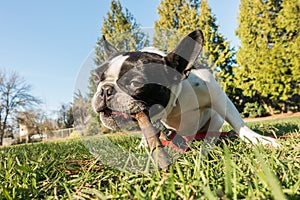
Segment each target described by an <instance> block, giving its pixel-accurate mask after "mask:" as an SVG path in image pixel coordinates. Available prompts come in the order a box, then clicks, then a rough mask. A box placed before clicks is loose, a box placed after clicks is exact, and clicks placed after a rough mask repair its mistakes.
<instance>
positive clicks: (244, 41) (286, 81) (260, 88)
mask: <svg viewBox="0 0 300 200" xmlns="http://www.w3.org/2000/svg"><path fill="white" fill-rule="evenodd" d="M286 4H288V3H286V1H282V0H272V1H271V0H270V1H263V0H241V6H240V14H239V27H238V29H237V35H238V36H239V38H240V40H241V47H240V49H239V50H238V53H237V62H238V64H239V66H240V67H241V69H240V70H237V72H236V76H237V77H238V79H236V83H237V87H238V88H240V89H242V90H243V94H244V95H245V96H247V97H249V98H252V100H253V101H259V103H261V104H265V105H267V106H268V108H269V112H271V113H272V112H273V109H272V106H273V107H274V106H277V107H278V105H279V104H278V103H279V102H284V101H286V100H287V99H289V98H290V97H292V95H293V93H294V89H293V87H295V85H297V84H295V81H294V80H293V70H292V68H293V67H292V66H293V65H292V63H291V60H292V58H289V57H290V56H289V55H288V51H289V49H293V48H292V47H289V46H292V43H293V42H294V41H292V42H291V41H289V39H288V35H290V34H289V33H288V31H287V29H286V28H287V27H288V26H290V25H291V24H295V22H292V20H290V21H289V22H288V23H290V24H288V23H287V21H288V20H283V19H282V18H283V17H284V16H283V15H284V14H283V13H284V10H285V9H284V7H286ZM285 14H288V15H291V16H292V15H294V14H295V13H287V12H285ZM296 16H297V18H299V11H298V13H297V14H296ZM296 16H294V17H296ZM286 17H287V16H286ZM286 17H284V18H286ZM281 20H283V21H281ZM296 21H297V20H296ZM281 23H283V24H281ZM297 30H298V32H297ZM291 32H293V34H295V33H299V26H298V27H297V28H296V27H294V29H293V31H291ZM293 40H294V39H293ZM291 51H292V50H291ZM295 54H297V53H296V52H295ZM298 58H299V57H298ZM298 58H297V59H298ZM298 66H299V65H298ZM298 68H299V67H298ZM298 83H299V82H298Z"/></svg>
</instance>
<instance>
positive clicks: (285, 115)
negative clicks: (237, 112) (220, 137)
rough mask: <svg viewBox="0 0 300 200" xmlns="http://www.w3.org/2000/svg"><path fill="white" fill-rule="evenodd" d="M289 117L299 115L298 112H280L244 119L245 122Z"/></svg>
mask: <svg viewBox="0 0 300 200" xmlns="http://www.w3.org/2000/svg"><path fill="white" fill-rule="evenodd" d="M290 117H300V112H297V113H282V114H277V115H272V116H268V117H259V118H244V121H245V122H259V121H264V120H272V119H281V118H290Z"/></svg>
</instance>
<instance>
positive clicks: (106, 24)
mask: <svg viewBox="0 0 300 200" xmlns="http://www.w3.org/2000/svg"><path fill="white" fill-rule="evenodd" d="M101 32H102V35H104V36H105V37H106V39H107V40H108V41H109V42H110V43H111V44H112V45H114V46H115V47H116V48H117V49H118V50H120V51H133V50H140V49H142V48H143V47H144V46H147V45H148V44H149V40H148V36H147V35H146V34H144V33H143V32H142V31H141V27H140V25H139V24H138V23H137V22H136V20H135V18H134V16H133V15H132V14H131V13H130V12H129V10H128V9H126V8H125V9H123V7H122V5H121V3H120V2H119V1H117V0H113V1H112V2H111V5H110V11H109V12H108V13H107V15H106V18H104V20H103V23H102V29H101ZM95 50H96V64H97V65H100V64H101V63H102V62H103V61H104V60H105V59H106V55H105V52H104V49H103V45H102V38H99V39H98V42H97V45H96V48H95Z"/></svg>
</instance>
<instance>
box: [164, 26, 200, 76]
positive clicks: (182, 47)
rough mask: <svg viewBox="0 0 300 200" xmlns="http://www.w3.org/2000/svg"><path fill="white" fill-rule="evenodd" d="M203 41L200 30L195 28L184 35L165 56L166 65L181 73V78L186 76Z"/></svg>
mask: <svg viewBox="0 0 300 200" xmlns="http://www.w3.org/2000/svg"><path fill="white" fill-rule="evenodd" d="M203 41H204V39H203V33H202V31H201V30H195V31H193V32H191V33H190V34H188V35H187V36H185V37H184V38H183V39H182V40H181V42H180V43H179V44H178V45H177V47H176V48H175V49H174V50H173V51H172V52H170V53H169V54H168V55H167V56H166V57H165V60H166V63H167V65H168V66H170V67H172V68H174V69H176V70H177V71H178V72H179V73H180V74H181V75H182V77H181V80H182V79H185V78H187V77H188V75H189V73H190V71H191V69H192V68H193V65H194V63H195V61H196V59H197V58H198V56H199V54H200V53H201V51H202V45H203Z"/></svg>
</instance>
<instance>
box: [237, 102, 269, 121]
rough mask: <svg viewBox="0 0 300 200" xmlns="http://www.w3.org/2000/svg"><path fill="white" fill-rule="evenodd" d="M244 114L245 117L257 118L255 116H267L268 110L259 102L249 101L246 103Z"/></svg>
mask: <svg viewBox="0 0 300 200" xmlns="http://www.w3.org/2000/svg"><path fill="white" fill-rule="evenodd" d="M242 115H243V117H250V118H255V117H263V116H267V115H268V112H267V110H266V109H265V108H264V107H263V106H262V105H260V104H259V103H258V102H254V103H250V102H248V103H246V104H245V107H244V111H243V113H242Z"/></svg>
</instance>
